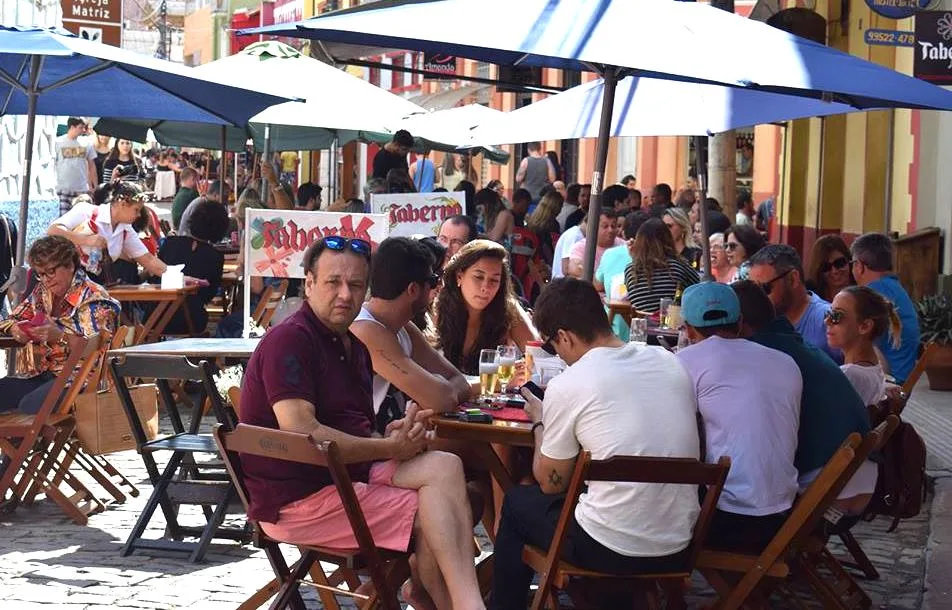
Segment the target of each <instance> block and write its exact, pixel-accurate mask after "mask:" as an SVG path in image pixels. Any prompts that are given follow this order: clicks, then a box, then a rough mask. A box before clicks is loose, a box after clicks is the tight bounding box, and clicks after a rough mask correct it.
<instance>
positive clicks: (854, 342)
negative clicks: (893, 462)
mask: <svg viewBox="0 0 952 610" xmlns="http://www.w3.org/2000/svg"><path fill="white" fill-rule="evenodd" d="M824 321H825V322H826V337H827V342H828V343H829V344H830V347H832V348H837V349H840V350H842V351H843V358H844V364H843V365H841V366H840V368H841V369H842V370H843V373H844V374H846V377H847V378H848V379H849V380H850V382H851V383H852V384H853V387H854V388H855V389H856V392H857V393H858V394H859V395H860V398H862V399H863V401H864V402H865V403H866V404H867V405H875V404H878V403H879V401H881V400H882V399H883V398H885V396H886V375H885V374H884V372H883V368H882V366H880V364H879V357H878V355H877V353H876V348H875V347H874V343H875V342H876V340H877V339H878V338H879V337H881V336H883V335H884V334H886V333H889V337H890V339H891V340H892V342H893V344H894V345H898V343H899V340H900V336H901V331H902V324H901V323H900V322H899V316H898V315H897V314H896V310H895V308H894V307H893V304H892V303H890V302H889V301H888V300H887V299H885V298H884V297H883V296H882V295H880V294H879V293H878V292H876V291H875V290H873V289H871V288H867V287H866V286H848V287H846V288H844V289H843V290H841V291H840V292H839V294H837V295H836V297H835V298H834V299H833V307H832V308H831V309H830V310H829V311H828V312H826V316H825V318H824ZM877 474H878V468H877V466H876V464H875V463H874V462H871V461H869V460H867V461H866V462H865V463H864V464H863V465H862V466H860V468H859V470H857V471H856V474H855V475H853V478H852V479H850V480H849V482H848V483H847V484H846V487H844V488H843V490H842V491H841V492H840V495H839V498H838V499H837V501H836V503H835V504H834V506H835V507H836V508H837V509H839V510H841V511H843V512H844V513H846V514H847V515H859V514H860V513H862V512H863V510H864V509H865V508H866V505H867V504H868V503H869V500H870V498H872V494H873V492H874V491H875V490H876V477H877Z"/></svg>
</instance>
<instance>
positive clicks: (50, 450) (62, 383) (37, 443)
mask: <svg viewBox="0 0 952 610" xmlns="http://www.w3.org/2000/svg"><path fill="white" fill-rule="evenodd" d="M67 341H69V344H70V350H69V356H68V357H67V359H66V363H65V364H64V365H63V372H64V374H60V375H57V377H56V379H55V380H54V382H53V386H52V387H51V388H50V392H49V394H47V395H46V399H45V400H44V401H43V404H42V406H41V407H40V410H39V412H38V413H36V414H35V415H30V414H25V413H7V414H4V415H2V416H0V454H3V455H4V456H5V457H6V460H5V464H4V465H2V466H0V469H2V473H0V500H4V499H6V498H7V495H8V494H9V499H7V500H6V502H5V504H6V507H7V508H12V507H15V506H16V505H17V504H18V503H19V502H20V500H21V499H22V498H23V497H24V495H25V494H26V493H27V491H28V490H29V489H30V487H31V486H32V485H33V484H34V482H35V481H37V480H38V479H39V480H40V481H42V483H41V487H40V488H41V489H42V491H43V492H44V493H45V495H46V497H47V498H49V499H51V500H53V501H54V502H55V503H56V504H57V505H58V506H59V507H60V508H61V509H62V510H63V512H64V513H66V515H67V516H69V517H70V518H71V519H72V520H73V521H75V522H76V523H78V524H80V525H85V524H86V522H87V520H88V516H89V515H90V514H93V513H96V512H100V511H102V510H104V509H105V506H103V505H102V503H101V502H99V500H98V499H97V498H96V497H95V496H94V495H93V494H92V493H91V492H90V491H89V489H88V488H87V487H86V486H85V485H84V484H83V483H82V481H80V480H79V479H77V478H76V477H75V476H74V475H72V474H71V473H68V472H67V473H66V474H65V475H63V476H62V477H59V478H60V479H61V480H62V482H65V483H66V484H67V485H68V486H69V487H70V488H71V489H72V490H73V493H72V494H70V495H66V494H65V493H63V492H62V491H61V490H60V488H59V486H58V485H55V486H54V485H52V484H50V482H49V481H48V479H47V477H48V475H49V473H50V472H51V467H48V466H47V465H48V464H49V463H50V460H51V459H52V458H53V457H55V456H56V455H58V453H59V452H60V451H61V450H62V443H65V440H66V439H68V438H69V435H70V434H72V432H73V429H74V428H75V422H74V421H73V419H72V417H71V415H70V413H69V408H70V407H71V406H72V404H73V401H74V400H75V399H76V395H77V394H78V393H79V391H80V389H81V388H82V387H83V383H84V382H85V381H86V380H87V379H89V377H90V372H91V371H92V370H93V367H94V366H95V365H96V364H97V362H98V356H99V354H100V351H101V349H102V348H103V345H102V342H103V340H102V338H101V337H100V336H99V335H92V336H91V337H87V338H84V337H79V336H69V337H68V338H67ZM70 372H72V374H70ZM18 474H19V475H20V476H19V479H17V475H18Z"/></svg>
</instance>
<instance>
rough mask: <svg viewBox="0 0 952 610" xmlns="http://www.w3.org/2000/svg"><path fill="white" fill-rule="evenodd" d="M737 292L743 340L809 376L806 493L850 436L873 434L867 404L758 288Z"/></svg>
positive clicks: (802, 446) (746, 285)
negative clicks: (789, 361) (781, 356)
mask: <svg viewBox="0 0 952 610" xmlns="http://www.w3.org/2000/svg"><path fill="white" fill-rule="evenodd" d="M731 288H733V289H734V292H736V293H737V298H738V299H739V300H740V311H741V331H740V334H741V336H742V337H745V338H747V339H750V340H751V341H753V342H754V343H759V344H761V345H763V346H765V347H769V348H771V349H775V350H777V351H781V352H783V353H785V354H787V355H788V356H790V357H791V358H793V360H794V361H795V362H796V363H797V366H798V367H799V368H800V374H801V375H802V376H803V395H802V397H801V399H800V428H799V431H798V434H799V440H798V442H797V453H796V457H795V458H794V462H793V463H794V466H796V467H797V471H798V472H799V482H800V489H801V490H803V489H805V488H806V487H807V485H809V484H810V483H811V482H812V481H813V479H814V478H816V475H817V473H818V471H819V470H820V468H822V467H823V466H824V465H825V464H826V463H827V461H829V459H830V458H831V457H832V456H833V454H834V453H836V450H837V449H839V447H840V444H841V443H842V442H843V440H844V439H846V437H847V436H849V435H850V434H852V433H853V432H858V433H859V434H861V435H863V436H865V435H866V434H867V433H869V429H870V425H869V415H868V414H867V411H866V405H865V404H863V399H862V398H860V396H859V394H857V393H856V390H855V389H854V388H853V384H852V383H850V380H849V379H848V378H847V377H846V375H844V374H843V371H841V370H840V367H838V366H836V364H834V363H833V361H832V360H830V358H829V357H828V356H827V355H826V354H825V353H823V352H822V351H820V350H819V349H817V348H816V347H814V346H812V345H810V344H808V343H806V342H804V340H803V337H801V336H800V335H799V334H798V333H797V331H796V330H794V328H793V326H791V325H790V322H789V320H787V318H785V317H783V316H777V315H776V313H775V310H774V307H773V304H771V302H770V299H769V298H768V297H767V296H766V295H765V294H764V292H763V290H761V289H760V288H759V287H758V286H757V284H755V283H754V282H751V281H749V280H744V281H740V282H734V283H733V284H731Z"/></svg>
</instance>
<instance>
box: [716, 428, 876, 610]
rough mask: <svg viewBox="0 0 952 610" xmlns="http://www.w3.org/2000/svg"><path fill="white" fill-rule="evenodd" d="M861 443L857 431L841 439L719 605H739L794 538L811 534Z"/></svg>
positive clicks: (796, 539) (725, 606) (732, 606)
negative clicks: (773, 534)
mask: <svg viewBox="0 0 952 610" xmlns="http://www.w3.org/2000/svg"><path fill="white" fill-rule="evenodd" d="M861 442H862V439H861V438H860V435H859V434H856V433H853V434H851V435H850V436H849V437H848V438H847V439H846V440H845V441H843V444H842V445H840V448H839V449H837V451H836V453H834V454H833V457H831V458H830V460H829V462H827V464H826V466H824V467H823V469H822V470H821V471H820V474H819V475H818V476H817V478H816V479H815V480H814V481H813V483H811V484H810V486H809V487H808V488H807V491H806V493H804V494H803V495H802V496H800V499H799V500H798V501H797V503H796V504H794V507H793V511H792V512H791V513H790V516H789V517H788V518H787V520H786V521H785V522H784V524H783V526H782V527H781V528H780V531H778V532H777V535H776V536H774V538H773V540H771V541H770V544H768V545H767V548H765V549H764V551H763V553H761V554H760V556H759V557H758V558H757V561H756V564H755V566H754V568H753V569H751V570H749V571H748V572H747V573H746V574H744V576H743V577H742V578H741V579H740V582H738V583H737V585H736V586H735V587H734V588H733V589H731V592H730V594H729V595H728V597H727V599H726V600H723V603H721V604H718V607H719V608H740V607H741V606H742V604H743V603H744V602H745V600H747V599H748V597H749V596H750V594H751V593H752V592H753V590H754V589H755V588H756V587H757V585H758V584H759V583H760V581H761V580H762V579H763V577H764V576H765V575H766V573H767V571H768V570H770V568H771V567H773V565H774V564H775V563H777V561H778V560H779V559H780V558H781V557H782V556H783V555H784V554H785V553H786V552H787V550H788V549H789V548H790V547H791V546H792V545H793V544H794V543H795V542H796V541H798V540H800V539H802V538H803V537H804V536H805V535H808V534H809V533H812V531H813V529H814V528H816V526H817V524H818V523H819V521H820V519H822V518H823V513H824V511H825V510H826V509H827V507H828V506H829V505H830V503H831V502H832V501H833V499H834V498H836V495H837V494H838V493H839V491H840V489H842V485H839V486H838V487H839V489H835V487H837V483H838V482H840V481H841V479H842V475H843V472H844V471H845V470H846V469H847V468H848V467H849V465H850V464H851V463H852V462H853V458H854V456H855V452H856V449H857V448H858V447H859V446H860V443H861ZM843 484H844V485H845V481H843Z"/></svg>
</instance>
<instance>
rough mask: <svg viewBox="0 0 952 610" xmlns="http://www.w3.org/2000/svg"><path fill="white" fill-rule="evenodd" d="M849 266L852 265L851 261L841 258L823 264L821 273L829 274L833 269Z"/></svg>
mask: <svg viewBox="0 0 952 610" xmlns="http://www.w3.org/2000/svg"><path fill="white" fill-rule="evenodd" d="M849 264H850V261H849V259H847V258H846V257H843V256H841V257H839V258H838V259H836V260H835V261H833V262H832V263H831V262H829V261H827V262H825V263H823V264H822V265H820V273H829V272H830V270H831V269H843V268H844V267H846V266H847V265H849Z"/></svg>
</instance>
